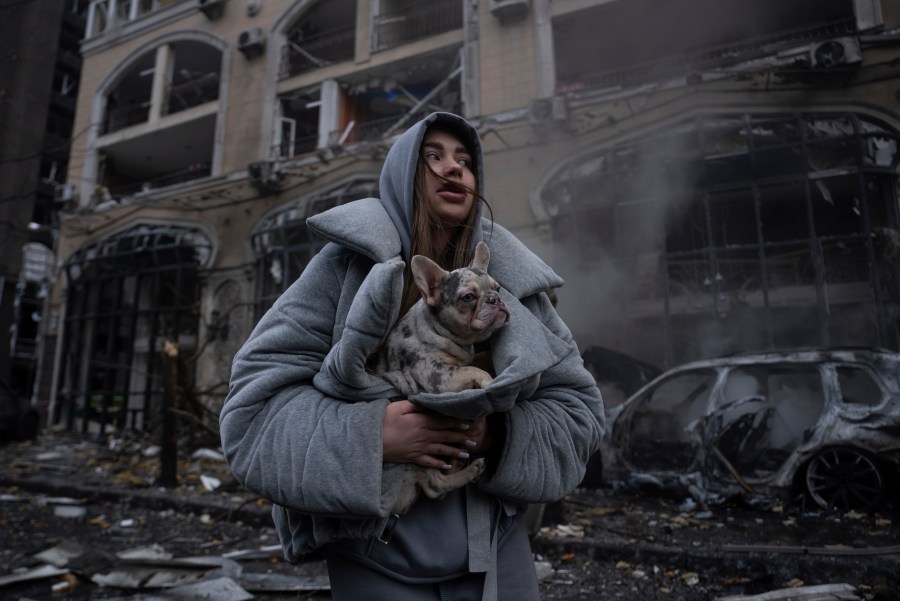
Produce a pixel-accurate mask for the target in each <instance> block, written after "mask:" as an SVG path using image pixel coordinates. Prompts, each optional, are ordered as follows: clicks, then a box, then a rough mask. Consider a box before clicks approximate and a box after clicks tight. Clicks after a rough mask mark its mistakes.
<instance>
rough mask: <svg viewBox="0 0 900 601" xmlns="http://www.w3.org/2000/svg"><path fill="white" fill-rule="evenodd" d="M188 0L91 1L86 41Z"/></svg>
mask: <svg viewBox="0 0 900 601" xmlns="http://www.w3.org/2000/svg"><path fill="white" fill-rule="evenodd" d="M186 1H187V0H91V4H90V7H89V8H88V19H87V28H86V29H85V32H84V37H85V39H89V38H92V37H95V36H98V35H102V34H104V33H106V32H107V31H109V30H110V29H112V28H113V26H115V25H116V24H117V23H125V22H128V21H134V20H135V19H138V18H140V17H143V16H144V15H146V14H149V13H152V12H155V11H157V10H159V9H162V8H167V7H169V6H172V5H173V4H178V3H180V2H186Z"/></svg>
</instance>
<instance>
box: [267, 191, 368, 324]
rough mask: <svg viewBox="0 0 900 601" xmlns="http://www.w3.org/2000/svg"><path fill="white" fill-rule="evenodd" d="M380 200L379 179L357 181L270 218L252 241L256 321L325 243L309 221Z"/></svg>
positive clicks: (283, 210)
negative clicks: (361, 201)
mask: <svg viewBox="0 0 900 601" xmlns="http://www.w3.org/2000/svg"><path fill="white" fill-rule="evenodd" d="M369 196H374V197H377V196H378V179H377V177H376V176H374V175H373V176H369V177H355V178H353V179H351V180H349V181H347V182H345V183H344V184H342V185H339V186H336V187H333V188H331V189H329V190H327V191H325V192H322V193H320V194H317V195H314V196H311V197H306V198H300V199H298V200H296V201H294V202H292V203H290V204H288V205H286V206H283V207H281V208H279V209H278V210H277V211H275V212H274V213H271V214H269V215H268V216H266V217H265V218H264V219H263V220H262V221H261V222H260V224H259V225H258V227H257V228H256V231H255V232H254V233H253V236H252V238H251V243H252V245H253V250H254V252H255V254H256V320H258V319H259V318H260V317H262V314H263V313H264V312H265V311H266V310H267V309H268V308H269V307H271V306H272V304H273V303H274V302H275V300H276V299H277V298H278V297H279V296H281V293H282V292H284V291H285V290H287V288H288V286H290V285H291V284H292V283H293V282H294V280H296V279H297V278H298V277H299V276H300V274H301V273H302V272H303V269H304V268H305V267H306V265H307V264H308V263H309V261H310V260H311V259H312V257H313V255H315V254H316V253H317V252H318V251H319V250H320V249H321V248H322V247H323V246H325V240H323V239H321V238H317V237H315V236H314V235H313V234H312V233H311V232H310V231H309V230H308V229H307V228H306V219H307V218H308V217H312V216H313V215H316V214H318V213H321V212H323V211H326V210H328V209H330V208H333V207H336V206H339V205H342V204H344V203H347V202H350V201H352V200H357V199H359V198H365V197H369Z"/></svg>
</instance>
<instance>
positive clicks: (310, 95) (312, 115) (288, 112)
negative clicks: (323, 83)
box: [278, 88, 322, 157]
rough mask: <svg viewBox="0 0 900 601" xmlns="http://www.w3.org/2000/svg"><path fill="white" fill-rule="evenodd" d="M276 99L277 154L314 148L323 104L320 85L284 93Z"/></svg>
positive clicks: (316, 143)
mask: <svg viewBox="0 0 900 601" xmlns="http://www.w3.org/2000/svg"><path fill="white" fill-rule="evenodd" d="M279 103H280V106H281V116H280V117H279V130H278V155H279V156H282V157H292V156H295V155H298V154H303V153H305V152H310V151H312V150H315V149H316V147H317V146H318V142H319V113H320V112H321V106H322V101H321V93H320V91H319V89H318V88H317V89H314V90H311V91H297V92H292V93H290V94H285V95H284V96H282V97H281V98H279Z"/></svg>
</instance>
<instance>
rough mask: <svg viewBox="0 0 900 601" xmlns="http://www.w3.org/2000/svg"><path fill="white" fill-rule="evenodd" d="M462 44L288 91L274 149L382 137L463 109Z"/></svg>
mask: <svg viewBox="0 0 900 601" xmlns="http://www.w3.org/2000/svg"><path fill="white" fill-rule="evenodd" d="M459 50H460V49H459V48H458V47H452V48H445V49H442V50H438V51H435V52H427V53H423V54H418V55H416V56H415V57H414V58H409V59H402V60H399V61H396V62H393V63H390V64H389V65H386V66H384V67H379V68H375V69H370V70H366V71H358V72H355V73H354V74H352V75H348V76H346V77H342V78H341V79H340V80H325V81H323V82H322V83H321V84H320V85H318V86H316V87H314V88H302V89H297V90H291V91H288V92H284V93H283V94H281V95H280V96H279V105H278V106H279V108H278V110H279V115H278V118H277V119H276V123H277V125H276V131H275V132H274V139H275V144H274V153H275V154H277V155H278V156H295V155H298V154H302V153H304V152H309V151H312V150H315V149H316V148H324V147H329V146H335V145H342V144H353V143H357V142H366V141H376V140H381V139H383V138H384V137H385V136H390V135H392V134H395V133H399V132H400V131H402V130H403V129H404V128H405V127H407V126H409V125H410V124H411V123H414V122H415V121H417V120H418V119H421V118H423V117H425V116H427V115H428V114H429V113H432V112H434V111H448V112H452V113H457V114H458V113H461V112H462V100H461V99H462V93H461V85H462V83H461V80H460V74H461V73H462V69H461V67H460V63H459V56H460V53H459Z"/></svg>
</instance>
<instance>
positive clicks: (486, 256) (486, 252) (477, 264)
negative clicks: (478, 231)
mask: <svg viewBox="0 0 900 601" xmlns="http://www.w3.org/2000/svg"><path fill="white" fill-rule="evenodd" d="M490 260H491V250H490V249H489V248H488V245H487V244H485V243H484V242H479V243H478V244H476V245H475V257H474V258H473V259H472V262H471V263H470V264H469V268H470V269H472V268H474V269H480V270H482V271H483V272H485V273H487V268H488V262H490Z"/></svg>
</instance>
